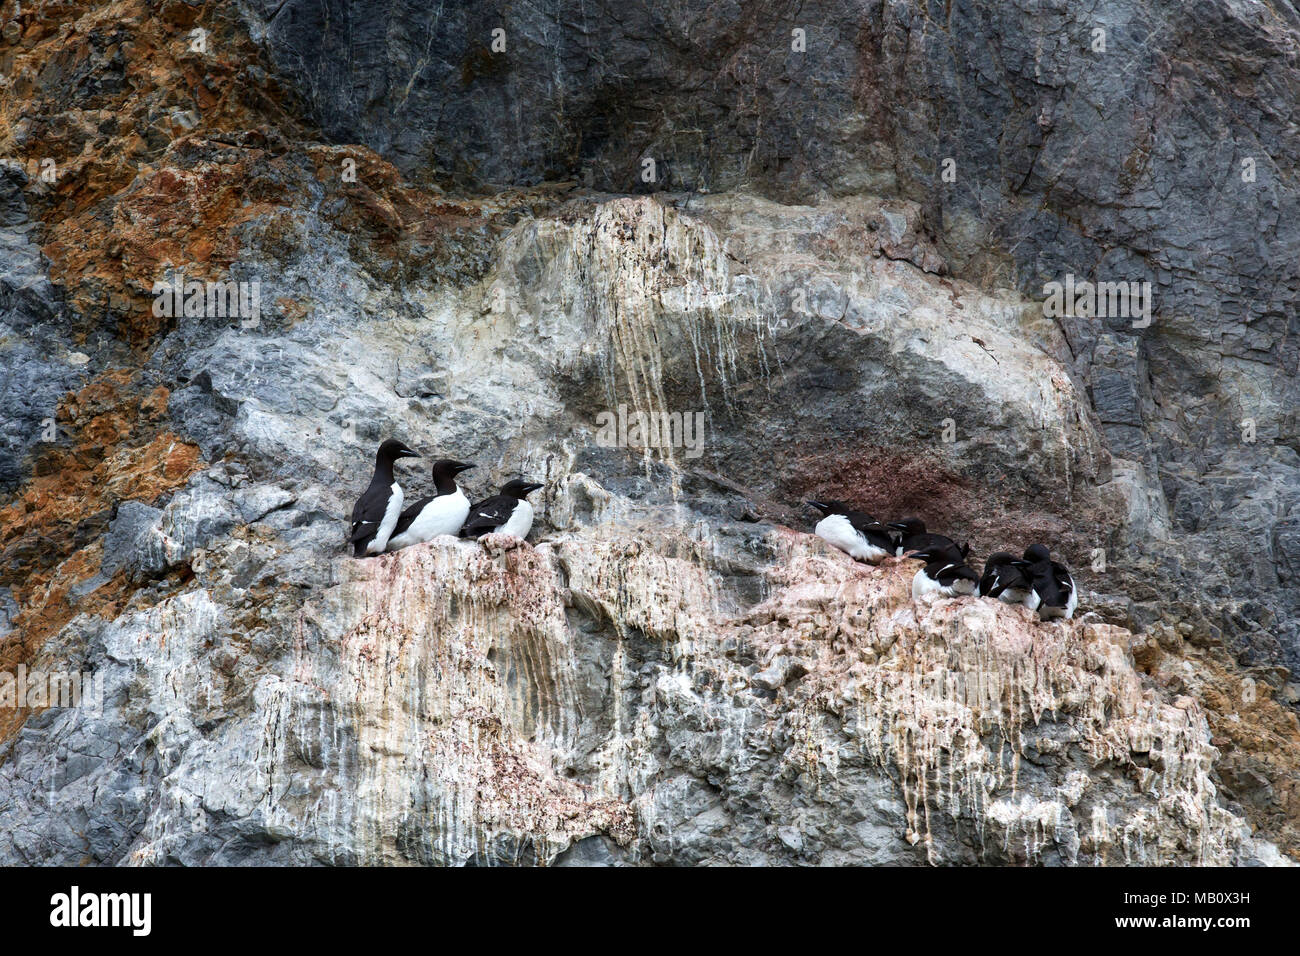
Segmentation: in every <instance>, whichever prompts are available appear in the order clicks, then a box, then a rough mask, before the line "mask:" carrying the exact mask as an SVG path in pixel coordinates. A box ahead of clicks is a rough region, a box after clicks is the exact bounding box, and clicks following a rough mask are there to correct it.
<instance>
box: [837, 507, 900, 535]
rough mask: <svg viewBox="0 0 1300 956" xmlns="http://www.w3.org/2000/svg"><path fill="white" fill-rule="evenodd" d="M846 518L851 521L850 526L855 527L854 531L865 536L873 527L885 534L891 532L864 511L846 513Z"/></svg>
mask: <svg viewBox="0 0 1300 956" xmlns="http://www.w3.org/2000/svg"><path fill="white" fill-rule="evenodd" d="M844 517H846V518H848V519H849V524H851V525H853V528H854V530H856V531H861V532H862V533H863V534H866V532H867V529H868V528H872V527H878V528H880V530H882V531H885V532H888V530H889V529H888V528H886V527H884V526H883V525H881V524H880V522H879V521H877V520H876V519H875V518H873V517H871V515H869V514H867V513H866V512H864V511H847V512H845V513H844Z"/></svg>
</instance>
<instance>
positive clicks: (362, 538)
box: [348, 438, 542, 558]
mask: <svg viewBox="0 0 1300 956" xmlns="http://www.w3.org/2000/svg"><path fill="white" fill-rule="evenodd" d="M419 457H420V456H419V455H418V454H417V453H416V452H414V451H412V450H411V449H409V448H407V447H406V446H405V445H404V444H402V443H401V442H400V441H397V440H396V439H394V438H390V439H388V440H387V441H385V442H384V443H383V444H382V445H380V446H379V451H378V452H376V453H375V474H374V477H372V478H371V479H370V486H369V487H368V488H366V490H365V493H364V494H362V496H361V497H360V498H359V499H357V503H356V505H354V506H353V508H352V532H351V536H350V537H349V538H348V544H350V545H352V553H353V555H355V556H356V557H358V558H363V557H366V556H368V555H372V554H382V553H384V552H385V551H399V550H401V549H402V548H409V547H410V546H411V545H413V544H419V543H420V542H422V541H432V540H433V539H434V538H436V537H438V536H439V535H453V536H460V537H462V538H478V537H481V536H483V535H485V534H493V533H496V534H508V535H513V536H514V537H516V538H521V539H522V538H526V537H528V532H529V531H530V530H531V529H532V527H533V506H532V505H530V504H529V503H528V495H529V494H530V493H531V492H534V491H536V490H537V489H538V488H540V487H542V486H541V485H540V484H539V483H537V482H535V481H526V480H525V479H523V478H513V479H511V480H510V481H507V482H506V483H505V485H503V486H502V488H501V494H499V495H494V496H493V497H491V498H488V499H487V500H485V501H480V502H479V503H478V504H476V505H471V504H470V501H469V498H467V497H466V496H465V492H464V491H463V490H462V489H461V487H460V486H459V485H457V484H456V476H457V475H458V474H460V473H461V472H462V471H467V470H468V469H470V468H473V467H474V466H473V465H472V464H466V463H465V462H460V461H452V460H451V459H449V458H440V459H439V460H438V461H435V462H434V463H433V488H434V493H433V494H432V495H429V496H428V497H425V498H421V499H419V500H418V501H416V502H415V503H414V504H412V505H409V506H406V507H403V506H404V505H405V504H406V496H405V494H404V493H403V492H402V486H401V485H400V484H398V482H397V479H396V478H395V477H394V476H393V466H394V465H395V464H396V462H397V460H398V459H399V458H419Z"/></svg>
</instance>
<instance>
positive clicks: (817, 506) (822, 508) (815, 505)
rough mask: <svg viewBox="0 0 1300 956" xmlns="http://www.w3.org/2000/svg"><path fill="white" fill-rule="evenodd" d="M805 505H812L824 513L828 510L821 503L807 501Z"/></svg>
mask: <svg viewBox="0 0 1300 956" xmlns="http://www.w3.org/2000/svg"><path fill="white" fill-rule="evenodd" d="M804 504H806V505H812V506H813V507H814V508H816V509H817V510H818V511H824V510H825V509H826V506H825V505H824V504H822V503H821V502H820V501H805V502H804Z"/></svg>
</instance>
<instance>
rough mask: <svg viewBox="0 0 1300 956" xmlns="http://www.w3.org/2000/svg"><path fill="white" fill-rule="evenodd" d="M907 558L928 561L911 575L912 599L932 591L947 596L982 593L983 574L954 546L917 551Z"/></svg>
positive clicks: (977, 594)
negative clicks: (968, 562)
mask: <svg viewBox="0 0 1300 956" xmlns="http://www.w3.org/2000/svg"><path fill="white" fill-rule="evenodd" d="M908 557H911V558H916V559H918V560H921V561H924V562H925V566H924V567H923V568H921V570H919V571H917V572H916V574H915V576H913V578H912V598H913V599H916V598H919V597H920V596H921V595H922V594H929V593H932V592H933V593H937V594H942V595H943V596H944V597H956V596H958V595H960V594H971V595H975V596H976V597H978V596H979V593H980V577H979V575H978V574H976V573H975V572H974V571H973V570H971V568H970V567H968V566H967V564H966V562H965V556H964V555H963V554H962V552H961V550H960V549H958V548H957V547H956V546H955V545H954V546H953V547H947V546H940V547H936V548H933V549H930V550H921V551H917V552H916V553H914V554H910V555H908Z"/></svg>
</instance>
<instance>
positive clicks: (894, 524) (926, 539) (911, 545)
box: [885, 518, 970, 561]
mask: <svg viewBox="0 0 1300 956" xmlns="http://www.w3.org/2000/svg"><path fill="white" fill-rule="evenodd" d="M885 527H887V528H889V529H890V530H892V531H893V532H894V553H895V554H896V555H897V556H898V557H900V558H901V557H902V556H903V555H904V554H906V553H907V552H908V551H921V550H928V549H931V548H944V547H948V546H952V547H954V548H956V547H957V542H955V541H953V540H952V538H950V537H948V536H947V535H946V534H936V533H935V532H933V531H926V530H925V522H924V521H922V520H921V519H920V518H903V519H901V520H899V521H891V522H889V524H887V525H886V526H885ZM958 550H959V551H960V552H961V557H962V560H963V561H964V560H965V559H966V555H967V553H968V552H969V551H970V542H969V541H968V542H967V543H966V544H964V545H962V546H961V547H960V548H958Z"/></svg>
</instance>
